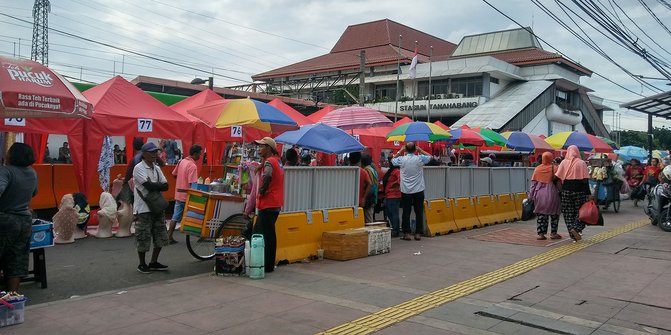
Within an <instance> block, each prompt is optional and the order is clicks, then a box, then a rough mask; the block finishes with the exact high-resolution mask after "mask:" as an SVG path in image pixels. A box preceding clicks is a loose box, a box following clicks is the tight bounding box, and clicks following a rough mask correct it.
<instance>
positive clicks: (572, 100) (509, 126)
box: [252, 19, 609, 137]
mask: <svg viewBox="0 0 671 335" xmlns="http://www.w3.org/2000/svg"><path fill="white" fill-rule="evenodd" d="M399 36H400V37H399ZM415 41H416V43H415ZM415 48H416V50H417V58H418V64H417V66H416V68H415V71H416V76H415V77H414V78H410V76H409V72H410V63H411V60H412V58H413V56H414V50H415ZM362 51H363V53H362ZM399 64H400V65H399ZM591 74H592V72H591V71H590V70H589V69H586V68H584V67H583V66H581V65H580V64H576V63H574V62H572V61H570V60H568V59H566V58H564V57H563V56H562V55H560V54H556V53H551V52H548V51H545V50H543V49H542V47H541V45H540V43H539V42H538V40H537V38H536V37H535V36H534V35H533V32H532V31H531V29H529V28H526V29H512V30H505V31H497V32H491V33H485V34H478V35H471V36H465V37H464V38H462V40H461V41H460V42H459V44H453V43H451V42H448V41H445V40H443V39H440V38H438V37H435V36H432V35H429V34H426V33H423V32H420V31H418V30H415V29H413V28H410V27H407V26H404V25H402V24H399V23H397V22H394V21H391V20H388V19H385V20H379V21H374V22H368V23H363V24H358V25H353V26H349V27H348V28H347V29H346V30H345V32H344V33H343V35H342V36H341V37H340V39H339V40H338V42H337V43H336V45H335V46H334V47H333V49H332V50H331V51H330V52H329V53H328V54H325V55H322V56H318V57H315V58H312V59H309V60H306V61H303V62H299V63H295V64H291V65H288V66H285V67H281V68H278V69H274V70H271V71H268V72H264V73H261V74H257V75H255V76H252V78H253V79H254V81H255V82H263V83H264V84H262V85H261V89H262V90H265V91H266V92H272V93H273V94H278V95H282V96H287V97H291V98H298V99H309V100H313V101H315V102H326V103H338V104H358V103H360V102H363V103H364V104H365V105H366V106H368V107H372V108H375V109H378V110H380V111H382V112H385V113H386V114H387V115H388V116H391V117H392V118H394V117H395V118H402V117H404V116H409V117H411V118H413V119H417V120H430V121H436V120H441V121H442V122H443V123H445V124H447V125H451V126H452V127H458V126H462V125H468V126H470V127H486V128H490V129H493V130H496V131H505V130H521V131H524V132H529V133H534V134H539V135H541V134H542V135H546V136H549V135H552V134H553V133H557V132H561V131H571V130H581V131H586V132H589V133H592V134H596V135H599V136H605V137H608V136H609V135H608V130H607V129H606V127H605V126H604V125H603V122H602V115H603V111H604V110H606V109H608V108H607V107H605V106H603V105H601V103H600V102H598V98H593V97H592V96H591V95H588V93H589V92H591V90H590V89H589V88H587V87H584V86H583V85H581V84H580V78H581V77H583V76H590V75H591ZM397 92H398V94H397ZM593 100H595V101H596V102H594V101H593Z"/></svg>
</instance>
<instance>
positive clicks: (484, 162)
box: [480, 157, 493, 167]
mask: <svg viewBox="0 0 671 335" xmlns="http://www.w3.org/2000/svg"><path fill="white" fill-rule="evenodd" d="M492 163H493V161H492V159H491V158H489V157H485V158H480V167H491V166H492Z"/></svg>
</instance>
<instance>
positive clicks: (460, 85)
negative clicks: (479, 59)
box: [452, 77, 482, 97]
mask: <svg viewBox="0 0 671 335" xmlns="http://www.w3.org/2000/svg"><path fill="white" fill-rule="evenodd" d="M452 93H459V94H462V95H463V96H464V97H477V96H481V95H482V77H470V78H457V79H452Z"/></svg>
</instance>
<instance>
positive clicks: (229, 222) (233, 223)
mask: <svg viewBox="0 0 671 335" xmlns="http://www.w3.org/2000/svg"><path fill="white" fill-rule="evenodd" d="M245 228H247V219H246V218H245V216H244V215H242V214H233V215H231V216H229V217H228V218H226V220H224V222H222V223H221V225H220V226H219V228H217V235H216V236H217V237H224V229H235V230H240V235H242V233H243V231H244V230H245Z"/></svg>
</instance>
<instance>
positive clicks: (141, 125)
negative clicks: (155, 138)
mask: <svg viewBox="0 0 671 335" xmlns="http://www.w3.org/2000/svg"><path fill="white" fill-rule="evenodd" d="M153 124H154V122H153V120H152V119H137V131H138V132H139V133H151V132H152V129H153Z"/></svg>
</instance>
